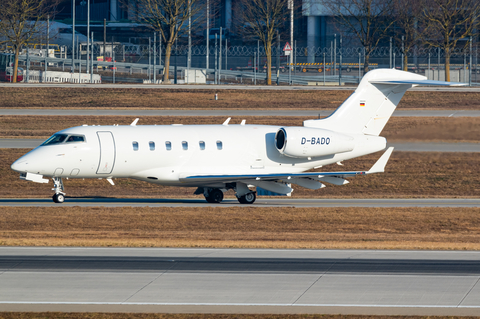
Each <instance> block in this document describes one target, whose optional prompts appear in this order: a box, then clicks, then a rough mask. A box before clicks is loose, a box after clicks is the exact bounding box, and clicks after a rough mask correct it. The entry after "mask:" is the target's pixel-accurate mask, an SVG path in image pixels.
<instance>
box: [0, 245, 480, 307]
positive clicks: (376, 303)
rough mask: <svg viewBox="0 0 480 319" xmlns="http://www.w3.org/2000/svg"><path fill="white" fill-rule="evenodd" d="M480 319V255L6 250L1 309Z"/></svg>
mask: <svg viewBox="0 0 480 319" xmlns="http://www.w3.org/2000/svg"><path fill="white" fill-rule="evenodd" d="M18 310H21V311H107V312H116V311H119V312H193V313H195V312H196V313H199V312H206V313H216V312H217V313H340V314H350V313H353V314H388V315H470V316H474V315H479V314H480V252H438V251H365V250H254V249H162V248H158V249H157V248H154V249H148V248H147V249H136V248H131V249H128V248H126V249H124V248H67V247H65V248H41V247H39V248H17V247H0V311H18Z"/></svg>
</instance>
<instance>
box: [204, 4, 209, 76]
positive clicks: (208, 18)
mask: <svg viewBox="0 0 480 319" xmlns="http://www.w3.org/2000/svg"><path fill="white" fill-rule="evenodd" d="M209 40H210V1H209V0H207V56H206V61H205V62H206V71H205V73H206V75H205V76H208V62H209V61H208V53H209V51H210V47H209Z"/></svg>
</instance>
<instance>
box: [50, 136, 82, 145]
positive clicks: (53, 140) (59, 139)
mask: <svg viewBox="0 0 480 319" xmlns="http://www.w3.org/2000/svg"><path fill="white" fill-rule="evenodd" d="M74 142H76V143H81V142H85V136H83V135H68V134H54V135H52V136H51V137H50V138H48V139H47V140H46V141H45V142H43V144H42V146H45V145H53V144H60V143H74Z"/></svg>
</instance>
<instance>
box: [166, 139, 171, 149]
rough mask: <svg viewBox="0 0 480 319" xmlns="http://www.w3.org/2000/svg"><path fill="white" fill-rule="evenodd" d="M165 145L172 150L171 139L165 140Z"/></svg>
mask: <svg viewBox="0 0 480 319" xmlns="http://www.w3.org/2000/svg"><path fill="white" fill-rule="evenodd" d="M165 147H166V149H167V151H171V150H172V142H169V141H167V142H165Z"/></svg>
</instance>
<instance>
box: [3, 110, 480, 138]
mask: <svg viewBox="0 0 480 319" xmlns="http://www.w3.org/2000/svg"><path fill="white" fill-rule="evenodd" d="M242 119H246V120H247V124H258V125H279V126H284V125H297V126H302V125H303V124H302V123H303V121H304V120H307V119H309V118H307V117H280V116H269V117H253V116H248V117H234V118H232V120H231V121H230V124H240V122H241V120H242ZM133 120H134V118H133V117H132V116H0V138H47V137H49V136H50V135H52V134H53V133H55V132H57V131H60V130H62V129H65V128H68V127H73V126H79V125H83V124H88V125H112V124H123V125H128V124H130V123H131V122H132V121H133ZM224 121H225V117H221V116H209V117H188V116H186V117H175V116H148V117H141V118H140V121H139V123H138V124H139V125H148V124H158V125H168V124H174V123H175V124H222V123H223V122H224ZM478 127H480V118H478V117H445V118H441V117H392V118H391V119H390V120H389V122H388V124H387V126H386V127H385V129H384V130H383V132H382V134H381V135H382V136H384V137H386V138H387V140H388V141H390V142H394V141H404V142H407V141H410V142H415V141H417V142H418V141H447V142H475V143H477V142H478V141H480V130H479V129H478Z"/></svg>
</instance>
